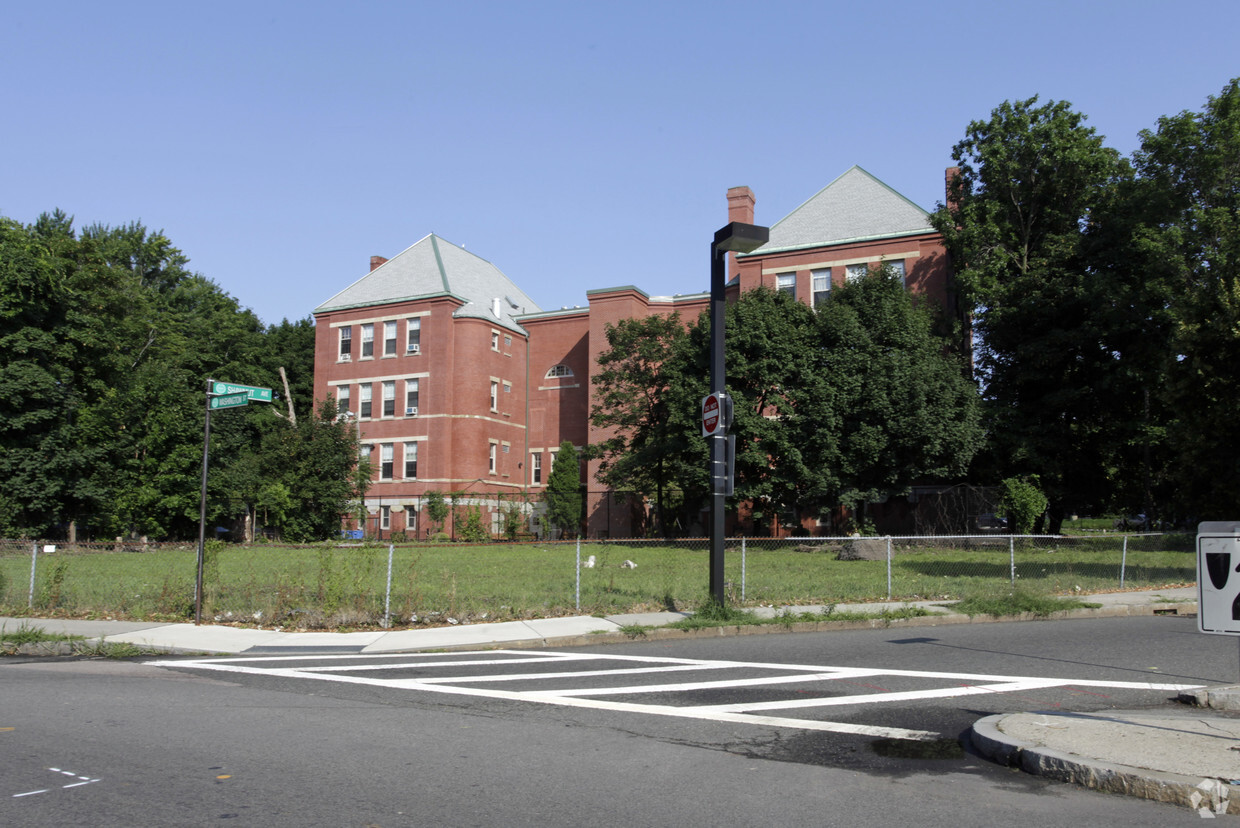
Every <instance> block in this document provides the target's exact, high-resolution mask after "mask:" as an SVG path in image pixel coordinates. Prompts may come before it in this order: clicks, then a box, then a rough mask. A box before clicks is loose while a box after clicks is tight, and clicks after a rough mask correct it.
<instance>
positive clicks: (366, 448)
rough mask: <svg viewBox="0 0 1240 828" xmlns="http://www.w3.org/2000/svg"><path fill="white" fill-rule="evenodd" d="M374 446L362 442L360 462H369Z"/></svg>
mask: <svg viewBox="0 0 1240 828" xmlns="http://www.w3.org/2000/svg"><path fill="white" fill-rule="evenodd" d="M373 448H374V446H372V445H371V444H370V443H362V462H363V463H369V462H370V455H371V450H372V449H373Z"/></svg>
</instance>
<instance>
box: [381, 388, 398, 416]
mask: <svg viewBox="0 0 1240 828" xmlns="http://www.w3.org/2000/svg"><path fill="white" fill-rule="evenodd" d="M383 416H384V417H395V416H396V381H395V380H389V381H388V382H385V383H383Z"/></svg>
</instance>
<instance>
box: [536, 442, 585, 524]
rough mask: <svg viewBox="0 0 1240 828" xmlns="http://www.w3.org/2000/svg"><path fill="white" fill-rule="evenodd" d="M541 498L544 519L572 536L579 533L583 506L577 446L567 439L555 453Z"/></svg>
mask: <svg viewBox="0 0 1240 828" xmlns="http://www.w3.org/2000/svg"><path fill="white" fill-rule="evenodd" d="M543 498H544V500H545V502H546V504H547V520H549V521H551V522H552V523H553V524H555V526H557V527H558V528H559V530H560V532H561V533H562V534H567V535H569V536H571V537H576V536H577V535H579V534H580V533H581V518H582V508H583V506H584V500H583V498H582V493H581V460H580V458H579V457H578V456H577V449H575V448H574V447H573V444H572V443H571V442H569V441H567V440H565V441H564V442H563V443H561V444H560V448H559V451H557V452H556V454H555V460H554V462H552V464H551V474H550V475H548V477H547V489H546V492H545V493H544V495H543Z"/></svg>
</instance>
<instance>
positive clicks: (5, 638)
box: [0, 621, 82, 647]
mask: <svg viewBox="0 0 1240 828" xmlns="http://www.w3.org/2000/svg"><path fill="white" fill-rule="evenodd" d="M81 637H82V636H80V635H64V634H63V633H50V632H47V631H46V630H44V629H43V628H42V627H33V626H31V625H29V624H27V623H26V622H24V621H23V622H22V625H21V626H20V627H18V628H17V629H16V630H13V631H12V632H10V631H9V630H8V629H7V628H3V627H0V644H8V645H11V646H14V647H20V646H21V645H22V644H39V643H41V642H44V641H76V640H79V639H81Z"/></svg>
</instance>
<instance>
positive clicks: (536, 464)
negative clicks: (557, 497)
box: [530, 451, 543, 486]
mask: <svg viewBox="0 0 1240 828" xmlns="http://www.w3.org/2000/svg"><path fill="white" fill-rule="evenodd" d="M542 484H543V479H542V452H541V451H531V452H530V485H531V486H541V485H542Z"/></svg>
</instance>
